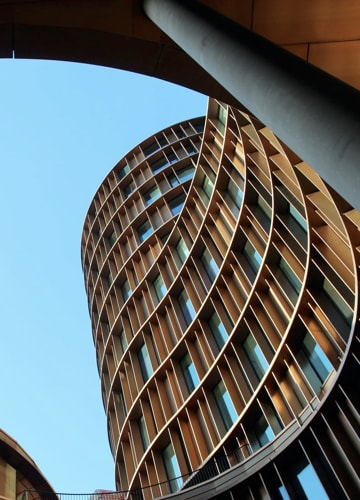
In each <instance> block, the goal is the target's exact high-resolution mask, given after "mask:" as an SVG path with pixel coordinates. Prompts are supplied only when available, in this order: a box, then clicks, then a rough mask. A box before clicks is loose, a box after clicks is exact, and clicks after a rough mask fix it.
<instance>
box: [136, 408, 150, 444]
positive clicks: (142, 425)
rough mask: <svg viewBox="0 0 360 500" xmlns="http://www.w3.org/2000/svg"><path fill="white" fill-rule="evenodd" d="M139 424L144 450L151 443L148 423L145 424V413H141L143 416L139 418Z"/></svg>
mask: <svg viewBox="0 0 360 500" xmlns="http://www.w3.org/2000/svg"><path fill="white" fill-rule="evenodd" d="M138 426H139V431H140V436H141V442H142V445H143V448H144V451H146V450H147V448H148V446H149V444H150V440H149V435H148V432H147V429H146V425H145V419H144V415H141V417H140V418H139V420H138Z"/></svg>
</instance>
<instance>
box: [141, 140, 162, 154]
mask: <svg viewBox="0 0 360 500" xmlns="http://www.w3.org/2000/svg"><path fill="white" fill-rule="evenodd" d="M158 149H159V145H158V144H157V142H152V143H151V144H149V145H148V146H146V147H145V148H143V153H144V155H145V156H150V155H151V154H153V153H155V151H157V150H158Z"/></svg>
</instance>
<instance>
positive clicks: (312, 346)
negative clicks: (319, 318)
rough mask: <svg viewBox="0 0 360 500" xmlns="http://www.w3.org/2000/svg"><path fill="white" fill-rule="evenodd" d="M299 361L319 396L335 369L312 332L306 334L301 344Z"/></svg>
mask: <svg viewBox="0 0 360 500" xmlns="http://www.w3.org/2000/svg"><path fill="white" fill-rule="evenodd" d="M298 361H299V364H300V366H301V368H302V369H303V371H304V373H305V375H306V378H307V379H308V381H309V382H310V384H311V386H312V388H313V389H314V391H315V393H316V394H319V392H320V391H321V388H322V385H323V383H324V382H325V380H326V378H327V376H328V375H329V373H330V372H331V370H332V368H333V367H332V364H331V363H330V361H329V359H328V357H327V356H326V354H325V353H324V351H323V350H322V349H321V347H320V346H319V344H317V342H316V341H315V339H314V338H313V336H312V335H311V334H310V332H307V333H306V335H305V337H304V340H303V342H302V344H301V348H300V352H299V356H298Z"/></svg>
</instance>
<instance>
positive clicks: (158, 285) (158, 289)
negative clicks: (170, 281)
mask: <svg viewBox="0 0 360 500" xmlns="http://www.w3.org/2000/svg"><path fill="white" fill-rule="evenodd" d="M153 284H154V289H155V293H156V296H157V298H158V300H159V301H160V300H161V299H162V298H163V297H164V296H165V294H166V286H165V283H164V280H163V279H162V276H161V274H160V273H159V274H158V275H157V276H156V278H155V279H154V282H153Z"/></svg>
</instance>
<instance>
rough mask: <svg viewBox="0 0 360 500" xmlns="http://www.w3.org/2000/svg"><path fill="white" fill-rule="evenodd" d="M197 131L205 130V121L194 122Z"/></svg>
mask: <svg viewBox="0 0 360 500" xmlns="http://www.w3.org/2000/svg"><path fill="white" fill-rule="evenodd" d="M192 125H193V127H194V129H195V130H196V132H204V122H201V123H195V124H192Z"/></svg>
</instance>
